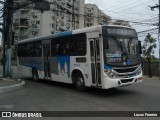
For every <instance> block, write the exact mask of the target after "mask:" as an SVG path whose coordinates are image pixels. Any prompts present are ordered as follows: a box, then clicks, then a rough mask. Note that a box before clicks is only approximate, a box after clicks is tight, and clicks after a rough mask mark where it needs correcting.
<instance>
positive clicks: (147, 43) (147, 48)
mask: <svg viewBox="0 0 160 120" xmlns="http://www.w3.org/2000/svg"><path fill="white" fill-rule="evenodd" d="M156 47H157V46H156V39H154V38H153V37H152V36H151V35H150V34H149V33H148V35H147V36H146V38H145V40H144V44H143V47H142V52H143V56H144V57H145V58H146V59H147V61H148V69H149V77H152V73H151V56H152V54H153V53H154V48H156Z"/></svg>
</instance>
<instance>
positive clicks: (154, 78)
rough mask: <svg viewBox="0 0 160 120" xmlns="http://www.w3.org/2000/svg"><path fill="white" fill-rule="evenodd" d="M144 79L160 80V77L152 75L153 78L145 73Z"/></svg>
mask: <svg viewBox="0 0 160 120" xmlns="http://www.w3.org/2000/svg"><path fill="white" fill-rule="evenodd" d="M143 79H144V80H160V79H159V77H157V76H152V78H149V77H148V76H147V75H144V76H143Z"/></svg>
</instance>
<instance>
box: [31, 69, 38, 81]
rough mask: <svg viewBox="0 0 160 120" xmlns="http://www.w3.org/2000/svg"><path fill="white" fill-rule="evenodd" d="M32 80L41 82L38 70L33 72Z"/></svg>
mask: <svg viewBox="0 0 160 120" xmlns="http://www.w3.org/2000/svg"><path fill="white" fill-rule="evenodd" d="M32 79H33V80H34V81H36V82H37V81H39V77H38V71H37V70H36V69H33V70H32Z"/></svg>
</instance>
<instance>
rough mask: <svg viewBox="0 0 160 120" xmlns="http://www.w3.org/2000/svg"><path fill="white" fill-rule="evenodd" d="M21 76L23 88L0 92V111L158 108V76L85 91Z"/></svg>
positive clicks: (141, 109) (158, 109)
mask: <svg viewBox="0 0 160 120" xmlns="http://www.w3.org/2000/svg"><path fill="white" fill-rule="evenodd" d="M23 79H24V78H23ZM24 80H25V82H26V85H25V86H24V87H23V88H21V89H18V90H15V91H13V92H10V93H5V94H1V95H0V111H160V80H156V79H152V80H149V79H146V80H144V81H143V83H140V84H135V85H132V86H127V87H122V88H114V89H109V90H99V89H91V88H89V89H88V90H87V91H86V92H79V91H77V90H76V89H75V88H74V87H73V86H72V85H68V84H62V83H57V82H51V81H42V82H39V83H37V82H33V81H32V80H31V79H26V78H25V79H24ZM122 119H123V118H122Z"/></svg>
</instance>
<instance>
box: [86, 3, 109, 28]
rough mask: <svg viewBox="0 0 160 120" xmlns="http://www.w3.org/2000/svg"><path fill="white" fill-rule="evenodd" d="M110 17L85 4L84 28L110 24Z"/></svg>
mask: <svg viewBox="0 0 160 120" xmlns="http://www.w3.org/2000/svg"><path fill="white" fill-rule="evenodd" d="M110 22H111V17H110V16H108V15H106V14H105V13H104V12H102V11H101V10H100V9H99V8H98V6H97V5H95V4H85V17H84V26H85V27H90V26H94V25H107V24H110Z"/></svg>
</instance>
